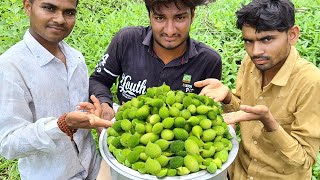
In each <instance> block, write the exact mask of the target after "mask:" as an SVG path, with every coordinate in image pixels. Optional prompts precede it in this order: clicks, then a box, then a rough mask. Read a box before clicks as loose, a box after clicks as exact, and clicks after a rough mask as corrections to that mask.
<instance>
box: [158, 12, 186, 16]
mask: <svg viewBox="0 0 320 180" xmlns="http://www.w3.org/2000/svg"><path fill="white" fill-rule="evenodd" d="M153 14H154V15H157V16H164V14H163V13H161V12H160V11H153ZM187 14H188V12H187V11H186V12H181V13H178V14H175V16H184V15H187Z"/></svg>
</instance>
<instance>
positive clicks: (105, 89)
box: [89, 77, 112, 105]
mask: <svg viewBox="0 0 320 180" xmlns="http://www.w3.org/2000/svg"><path fill="white" fill-rule="evenodd" d="M110 88H111V86H107V85H106V84H104V83H102V82H101V81H99V80H97V79H96V78H95V77H90V81H89V94H90V95H95V96H96V97H97V98H98V99H99V101H100V102H101V103H108V104H109V105H112V93H111V91H110Z"/></svg>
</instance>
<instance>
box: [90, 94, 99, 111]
mask: <svg viewBox="0 0 320 180" xmlns="http://www.w3.org/2000/svg"><path fill="white" fill-rule="evenodd" d="M90 99H91V101H92V103H93V105H94V107H95V108H96V109H101V104H100V101H99V99H98V98H96V96H94V95H91V96H90Z"/></svg>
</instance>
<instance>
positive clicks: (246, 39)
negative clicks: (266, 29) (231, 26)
mask: <svg viewBox="0 0 320 180" xmlns="http://www.w3.org/2000/svg"><path fill="white" fill-rule="evenodd" d="M267 38H274V35H266V36H263V37H261V38H257V39H258V41H261V40H263V39H267ZM242 40H243V41H253V40H252V39H248V38H242Z"/></svg>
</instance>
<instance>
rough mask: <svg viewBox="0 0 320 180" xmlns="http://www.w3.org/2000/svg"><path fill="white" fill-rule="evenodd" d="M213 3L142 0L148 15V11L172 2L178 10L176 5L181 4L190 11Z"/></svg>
mask: <svg viewBox="0 0 320 180" xmlns="http://www.w3.org/2000/svg"><path fill="white" fill-rule="evenodd" d="M213 1H214V0H144V2H145V5H146V7H147V10H148V12H149V13H150V11H154V10H155V9H159V7H160V6H161V5H166V4H169V3H172V2H173V3H174V4H175V5H176V6H177V7H178V8H179V6H178V3H179V2H181V3H182V4H184V5H185V6H187V7H190V8H191V9H195V7H196V6H199V5H203V4H207V3H209V2H213Z"/></svg>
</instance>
